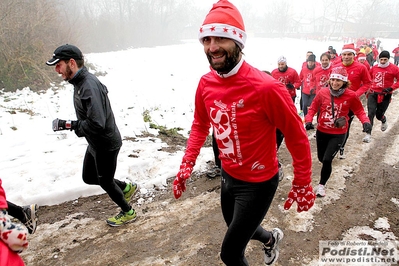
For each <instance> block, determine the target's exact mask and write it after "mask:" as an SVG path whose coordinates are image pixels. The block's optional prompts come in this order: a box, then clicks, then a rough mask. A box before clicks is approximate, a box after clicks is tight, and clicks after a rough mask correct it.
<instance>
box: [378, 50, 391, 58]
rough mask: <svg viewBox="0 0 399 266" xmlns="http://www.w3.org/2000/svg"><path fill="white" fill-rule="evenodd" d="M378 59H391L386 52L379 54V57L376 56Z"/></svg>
mask: <svg viewBox="0 0 399 266" xmlns="http://www.w3.org/2000/svg"><path fill="white" fill-rule="evenodd" d="M378 58H388V59H389V58H391V55H390V54H389V52H388V51H382V52H381V53H380V55H379V56H378Z"/></svg>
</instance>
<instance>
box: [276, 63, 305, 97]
mask: <svg viewBox="0 0 399 266" xmlns="http://www.w3.org/2000/svg"><path fill="white" fill-rule="evenodd" d="M277 64H278V67H277V68H276V69H274V70H273V71H272V73H271V74H272V77H273V78H275V79H277V80H278V81H281V83H283V84H284V85H285V87H286V88H287V90H288V93H289V94H290V95H291V98H292V101H293V102H294V103H295V98H296V90H297V89H299V87H300V86H301V80H300V79H299V75H298V72H296V70H295V69H293V68H292V67H289V66H288V65H287V59H286V58H285V57H284V56H280V57H279V59H278V60H277Z"/></svg>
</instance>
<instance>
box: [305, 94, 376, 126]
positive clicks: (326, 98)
mask: <svg viewBox="0 0 399 266" xmlns="http://www.w3.org/2000/svg"><path fill="white" fill-rule="evenodd" d="M333 99H334V117H333V113H332V111H331V110H332V109H333V108H332V101H331V93H330V88H323V89H321V90H320V91H319V93H317V94H316V97H315V98H314V100H313V102H312V104H311V105H310V108H309V110H308V113H307V115H306V116H305V122H306V123H308V122H312V120H313V117H314V116H315V114H316V113H317V112H318V111H320V114H319V117H318V120H317V129H318V130H320V131H321V132H324V133H327V134H345V133H346V132H347V131H348V119H349V117H348V113H349V110H352V111H353V113H354V114H355V115H356V116H357V118H359V120H360V122H362V124H363V123H366V122H368V123H370V119H369V118H368V116H367V114H366V112H365V111H364V108H363V105H362V103H361V101H360V99H359V97H357V96H356V93H355V92H354V91H352V90H349V89H346V90H345V92H344V93H343V94H342V95H341V96H339V97H333ZM343 116H344V117H346V125H345V126H344V127H342V128H337V127H335V126H334V121H335V119H337V118H339V117H343Z"/></svg>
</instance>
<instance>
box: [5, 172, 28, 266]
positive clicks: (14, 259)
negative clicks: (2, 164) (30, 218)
mask: <svg viewBox="0 0 399 266" xmlns="http://www.w3.org/2000/svg"><path fill="white" fill-rule="evenodd" d="M7 209H8V204H7V201H6V193H5V192H4V189H3V187H2V181H1V179H0V266H23V265H25V264H24V262H23V260H22V259H21V257H20V256H19V255H18V253H17V252H22V251H23V250H25V249H26V248H27V247H28V241H27V235H28V230H27V229H26V228H25V227H23V226H21V225H19V224H15V223H13V222H11V220H10V217H9V216H8V214H7Z"/></svg>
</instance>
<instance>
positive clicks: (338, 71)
mask: <svg viewBox="0 0 399 266" xmlns="http://www.w3.org/2000/svg"><path fill="white" fill-rule="evenodd" d="M330 79H340V80H342V81H348V72H346V69H345V67H334V68H333V69H332V70H331V74H330Z"/></svg>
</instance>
